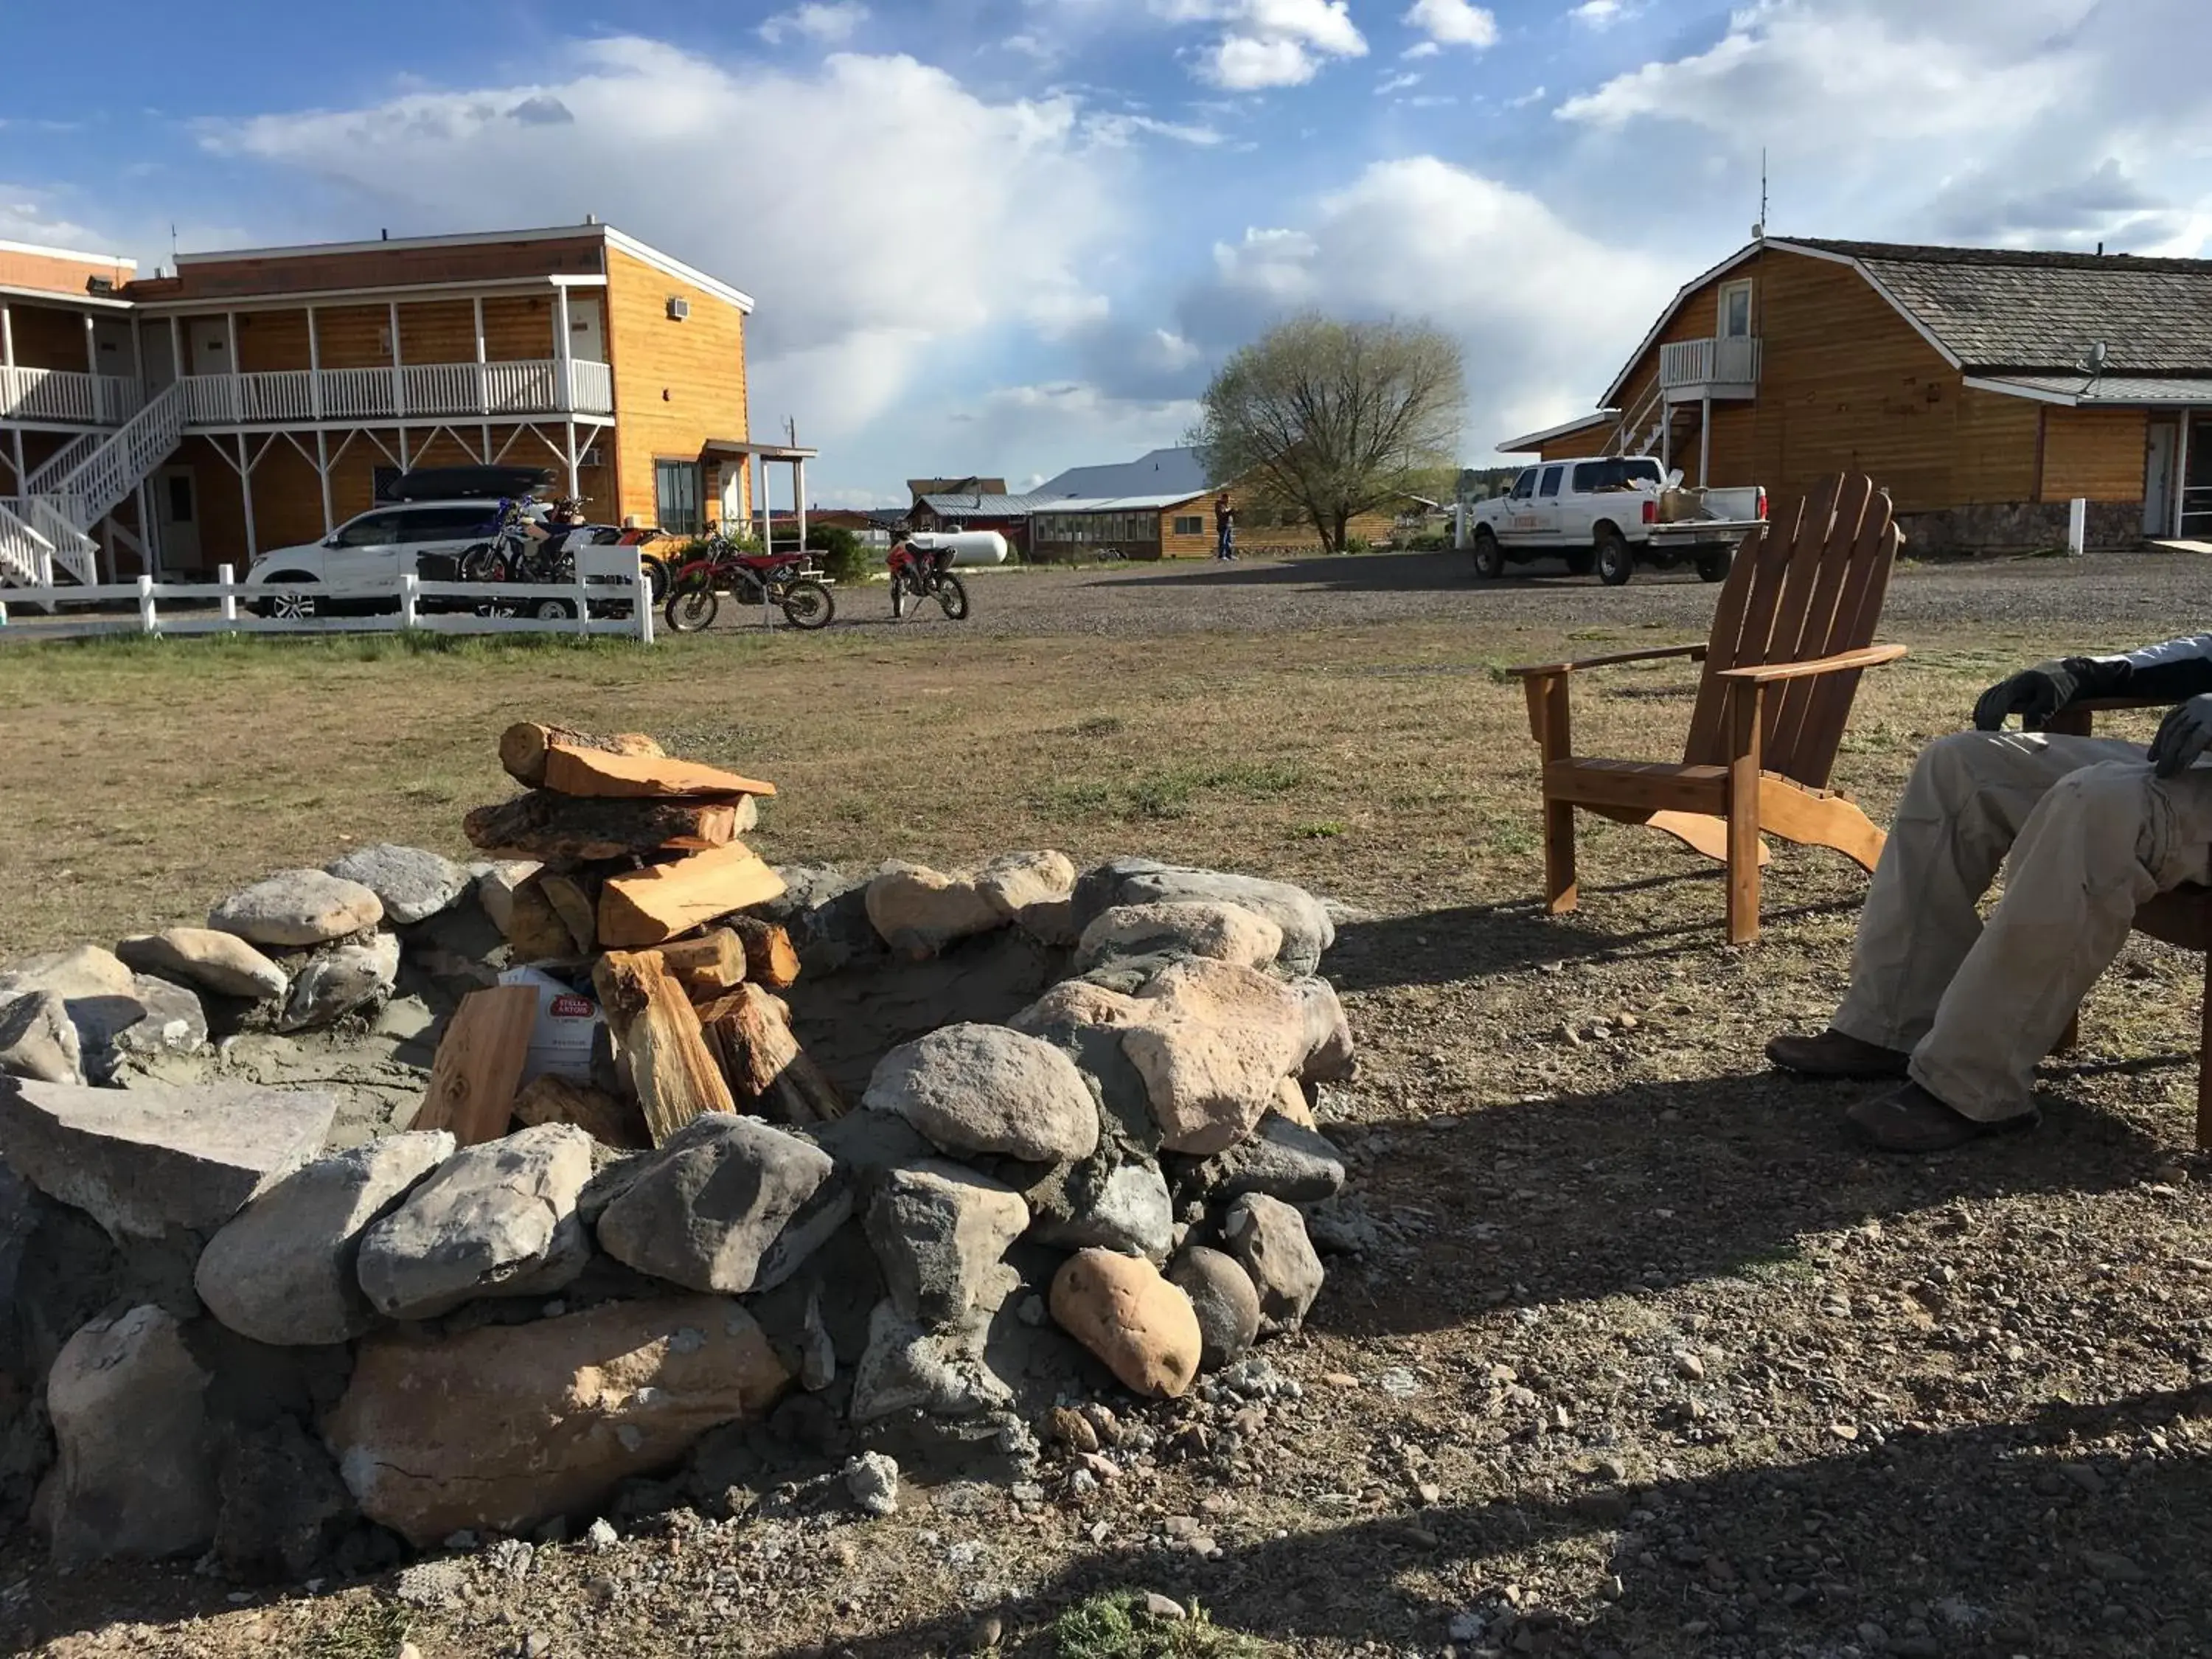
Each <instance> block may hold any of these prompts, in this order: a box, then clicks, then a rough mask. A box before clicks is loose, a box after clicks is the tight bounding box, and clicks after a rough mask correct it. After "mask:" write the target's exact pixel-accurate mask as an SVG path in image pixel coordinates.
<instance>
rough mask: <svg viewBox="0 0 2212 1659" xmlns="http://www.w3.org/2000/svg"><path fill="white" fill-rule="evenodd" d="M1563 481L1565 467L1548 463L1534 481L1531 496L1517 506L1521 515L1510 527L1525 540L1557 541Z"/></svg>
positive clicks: (1565, 472)
mask: <svg viewBox="0 0 2212 1659" xmlns="http://www.w3.org/2000/svg"><path fill="white" fill-rule="evenodd" d="M1566 479H1567V469H1566V466H1565V464H1564V463H1563V462H1559V461H1553V462H1552V463H1551V464H1550V465H1547V466H1546V467H1545V469H1544V471H1543V474H1542V476H1541V477H1539V478H1538V479H1537V480H1536V493H1535V495H1534V496H1533V497H1531V498H1530V499H1529V500H1528V501H1523V502H1522V503H1521V507H1522V511H1521V513H1520V514H1519V515H1518V516H1516V519H1515V520H1514V523H1515V524H1516V526H1519V527H1520V528H1521V529H1522V531H1523V532H1525V534H1526V538H1527V539H1528V540H1529V541H1531V542H1536V543H1551V542H1556V541H1558V540H1559V491H1560V490H1561V489H1564V488H1565V486H1566Z"/></svg>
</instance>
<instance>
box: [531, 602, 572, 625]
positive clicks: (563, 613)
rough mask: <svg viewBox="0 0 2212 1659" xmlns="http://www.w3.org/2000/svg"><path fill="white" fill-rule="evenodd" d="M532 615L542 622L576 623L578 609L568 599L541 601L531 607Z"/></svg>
mask: <svg viewBox="0 0 2212 1659" xmlns="http://www.w3.org/2000/svg"><path fill="white" fill-rule="evenodd" d="M530 614H531V615H532V616H533V617H537V618H538V621H540V622H574V620H575V619H576V607H575V606H574V605H572V604H570V603H569V602H568V600H566V599H539V600H538V601H537V602H536V603H535V604H533V605H532V606H531V607H530Z"/></svg>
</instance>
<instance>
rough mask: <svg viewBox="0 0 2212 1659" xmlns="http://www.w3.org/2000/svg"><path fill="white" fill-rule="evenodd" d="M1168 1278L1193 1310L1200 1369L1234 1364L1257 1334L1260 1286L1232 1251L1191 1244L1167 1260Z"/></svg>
mask: <svg viewBox="0 0 2212 1659" xmlns="http://www.w3.org/2000/svg"><path fill="white" fill-rule="evenodd" d="M1168 1279H1169V1280H1170V1282H1171V1283H1173V1284H1176V1285H1181V1286H1182V1291H1183V1294H1184V1295H1186V1296H1188V1297H1190V1305H1191V1306H1192V1307H1193V1308H1194V1310H1197V1313H1198V1332H1199V1337H1200V1341H1201V1343H1202V1344H1203V1346H1202V1348H1201V1349H1200V1356H1199V1367H1200V1370H1209V1371H1215V1370H1220V1369H1221V1368H1222V1367H1223V1366H1224V1365H1231V1364H1236V1362H1237V1360H1239V1359H1242V1358H1243V1357H1244V1355H1245V1354H1246V1353H1247V1352H1249V1351H1250V1349H1251V1346H1252V1345H1253V1344H1254V1343H1255V1342H1256V1341H1258V1340H1260V1292H1259V1290H1258V1288H1257V1287H1256V1286H1255V1285H1254V1284H1253V1283H1252V1275H1251V1274H1249V1273H1246V1272H1245V1271H1244V1269H1243V1267H1240V1266H1239V1265H1238V1264H1237V1261H1236V1259H1235V1258H1234V1257H1232V1256H1226V1255H1223V1254H1222V1253H1221V1252H1220V1251H1218V1250H1209V1249H1206V1246H1204V1245H1203V1244H1194V1245H1192V1246H1191V1247H1190V1248H1189V1249H1186V1250H1185V1251H1183V1252H1182V1255H1178V1256H1177V1257H1176V1259H1175V1261H1173V1263H1171V1264H1170V1267H1169V1268H1168Z"/></svg>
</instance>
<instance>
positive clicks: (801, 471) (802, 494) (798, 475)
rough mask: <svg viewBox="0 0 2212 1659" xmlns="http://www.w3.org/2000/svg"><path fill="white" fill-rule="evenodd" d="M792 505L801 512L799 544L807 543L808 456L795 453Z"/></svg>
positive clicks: (793, 459) (792, 470) (792, 462)
mask: <svg viewBox="0 0 2212 1659" xmlns="http://www.w3.org/2000/svg"><path fill="white" fill-rule="evenodd" d="M791 505H792V507H793V511H795V512H796V513H798V514H799V546H800V547H801V548H804V547H805V545H806V458H805V456H803V455H794V456H793V457H792V460H791Z"/></svg>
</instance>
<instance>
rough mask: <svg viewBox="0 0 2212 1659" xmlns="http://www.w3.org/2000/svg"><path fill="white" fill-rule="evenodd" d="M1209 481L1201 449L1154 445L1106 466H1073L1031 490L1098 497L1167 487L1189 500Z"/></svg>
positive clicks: (1155, 491) (1088, 498)
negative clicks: (1201, 461)
mask: <svg viewBox="0 0 2212 1659" xmlns="http://www.w3.org/2000/svg"><path fill="white" fill-rule="evenodd" d="M1210 484H1211V480H1209V479H1208V478H1207V477H1206V469H1205V468H1204V467H1202V466H1200V465H1199V463H1198V452H1197V451H1196V450H1195V449H1192V448H1189V447H1178V448H1174V449H1155V450H1153V451H1152V453H1150V454H1148V455H1143V456H1139V458H1138V459H1135V460H1133V461H1119V462H1115V463H1114V464H1112V465H1106V466H1075V467H1070V468H1069V469H1068V470H1067V471H1065V472H1063V473H1061V474H1060V476H1059V477H1056V478H1048V479H1047V480H1046V481H1045V482H1044V483H1041V484H1039V485H1038V486H1037V487H1036V489H1035V490H1033V491H1032V492H1030V493H1031V494H1033V495H1059V496H1065V497H1070V498H1073V499H1077V500H1084V501H1095V500H1101V499H1104V498H1107V497H1111V496H1118V495H1148V494H1152V495H1157V494H1159V493H1161V492H1164V491H1167V490H1179V491H1181V492H1182V493H1181V494H1180V495H1177V496H1176V500H1178V501H1188V500H1189V499H1190V497H1192V496H1193V495H1198V494H1200V493H1201V492H1202V491H1204V490H1205V489H1207V488H1209V486H1210Z"/></svg>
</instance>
